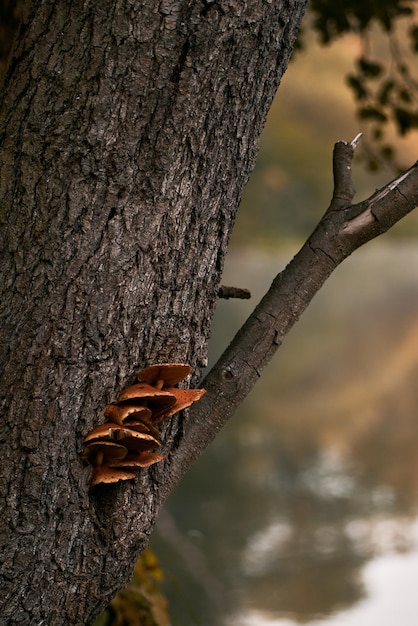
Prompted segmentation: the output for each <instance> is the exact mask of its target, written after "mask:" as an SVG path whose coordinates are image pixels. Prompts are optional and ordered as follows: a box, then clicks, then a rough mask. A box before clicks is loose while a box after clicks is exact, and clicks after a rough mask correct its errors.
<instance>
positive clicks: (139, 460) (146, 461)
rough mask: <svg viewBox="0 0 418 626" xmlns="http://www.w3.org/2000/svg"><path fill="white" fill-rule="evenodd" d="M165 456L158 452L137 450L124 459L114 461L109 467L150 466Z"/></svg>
mask: <svg viewBox="0 0 418 626" xmlns="http://www.w3.org/2000/svg"><path fill="white" fill-rule="evenodd" d="M163 458H164V456H163V455H162V454H159V453H158V452H137V453H129V454H128V455H127V456H126V457H125V458H124V459H122V461H112V462H111V463H109V467H124V468H135V467H149V466H150V465H153V464H154V463H158V462H159V461H162V460H163Z"/></svg>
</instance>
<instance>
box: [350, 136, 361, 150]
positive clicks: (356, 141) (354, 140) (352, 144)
mask: <svg viewBox="0 0 418 626" xmlns="http://www.w3.org/2000/svg"><path fill="white" fill-rule="evenodd" d="M362 137H363V133H358V134H357V135H356V136H355V137H354V139H353V141H352V142H351V143H350V146H351V147H352V148H353V150H355V149H356V148H357V146H358V144H359V143H360V139H361V138H362Z"/></svg>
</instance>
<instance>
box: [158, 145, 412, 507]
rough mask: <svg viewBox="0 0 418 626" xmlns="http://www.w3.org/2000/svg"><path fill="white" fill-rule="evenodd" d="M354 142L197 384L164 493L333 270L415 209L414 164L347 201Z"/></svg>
mask: <svg viewBox="0 0 418 626" xmlns="http://www.w3.org/2000/svg"><path fill="white" fill-rule="evenodd" d="M360 139H361V133H359V134H358V135H357V136H356V137H355V138H354V139H353V140H352V141H351V142H349V143H348V142H345V141H339V142H337V143H336V144H335V146H334V152H333V175H334V190H333V195H332V199H331V203H330V206H329V208H328V209H327V210H326V212H325V214H324V215H323V217H322V218H321V220H320V221H319V223H318V225H317V227H316V228H315V230H314V232H313V233H312V234H311V236H310V237H309V238H308V240H307V241H306V242H305V244H304V245H303V246H302V248H301V249H300V251H299V252H298V253H297V255H296V256H295V257H294V258H293V259H292V261H291V262H290V263H289V264H288V266H287V267H286V268H285V269H284V270H283V271H282V272H280V273H279V274H278V275H277V276H276V278H275V279H274V281H273V283H272V285H271V287H270V289H269V290H268V292H267V293H266V294H265V296H264V297H263V299H262V300H261V302H260V303H259V304H258V306H257V307H256V308H255V309H254V311H253V313H252V314H251V315H250V316H249V318H248V319H247V321H246V322H245V324H244V325H243V326H242V327H241V329H240V330H239V331H238V333H237V334H236V336H235V337H234V339H233V340H232V342H231V344H230V345H229V347H228V348H227V349H226V350H225V352H224V353H223V354H222V355H221V357H220V358H219V360H218V361H217V363H216V364H215V365H214V366H213V368H212V369H211V370H210V372H209V373H208V374H207V376H206V377H205V378H204V380H203V381H202V385H203V386H204V387H205V389H206V390H207V393H206V395H205V396H204V397H203V398H202V400H201V401H200V402H199V405H198V406H197V407H195V406H193V407H192V408H191V409H190V412H189V416H188V419H187V421H186V423H185V430H184V437H183V439H182V441H181V443H180V446H179V447H178V449H177V450H176V451H175V453H174V454H173V456H172V459H171V461H172V465H171V468H170V474H171V481H170V482H169V483H168V484H167V485H166V487H165V489H166V492H167V495H168V493H170V491H171V489H172V488H173V486H174V484H176V483H177V482H178V480H180V478H181V476H182V475H183V474H184V473H185V472H186V471H187V469H188V468H189V467H190V466H191V464H192V463H193V462H194V460H195V459H196V458H197V457H198V456H199V455H200V453H201V452H203V450H204V449H205V448H206V447H207V445H208V444H209V443H210V441H211V440H212V439H213V438H214V437H215V435H216V433H217V432H218V431H219V430H220V429H221V428H222V426H223V425H224V424H225V423H226V422H227V420H228V419H229V418H230V417H231V416H232V415H233V413H234V412H235V409H236V408H237V407H238V406H239V405H240V404H241V402H242V401H243V400H244V398H245V397H246V396H247V395H248V393H249V392H250V391H251V389H252V387H253V385H254V384H255V382H256V381H257V379H258V378H259V376H260V373H261V371H262V370H263V368H264V367H265V366H266V365H267V363H268V362H269V361H270V359H271V358H272V356H273V355H274V354H275V352H276V351H277V349H278V348H279V347H280V345H281V344H282V341H283V339H284V338H285V336H286V334H287V333H288V332H289V331H290V329H291V328H292V327H293V325H294V324H295V322H296V321H297V320H298V319H299V317H300V316H301V315H302V313H303V311H304V310H305V308H306V307H307V306H308V304H309V303H310V301H311V300H312V298H313V297H314V296H315V294H316V293H317V292H318V290H319V289H320V288H321V286H322V285H323V283H324V282H325V281H326V279H327V278H328V277H329V276H330V274H331V273H332V272H333V271H334V269H335V268H336V267H337V266H338V265H339V264H340V263H341V262H342V261H343V260H344V259H345V258H347V257H348V256H349V255H350V254H352V252H354V251H355V250H356V249H357V248H359V247H360V246H361V245H363V244H364V243H366V242H367V241H370V240H371V239H373V238H375V237H377V236H378V235H381V234H382V233H384V232H386V231H387V230H388V229H389V228H390V227H391V226H393V224H395V223H396V222H398V221H399V220H400V219H401V218H402V217H404V216H405V215H407V214H408V213H410V212H411V211H412V210H413V209H414V208H415V207H416V206H418V161H417V162H416V163H415V164H414V165H412V167H410V168H409V169H408V170H407V171H406V172H405V173H403V174H402V175H400V176H398V177H397V178H395V179H394V180H393V181H391V182H389V183H388V184H387V185H385V186H384V187H383V188H382V189H380V190H378V191H376V192H375V193H374V194H373V195H372V196H370V197H369V198H367V199H366V200H363V201H362V202H359V203H358V204H352V201H353V198H354V194H355V189H354V185H353V181H352V172H351V164H352V160H353V157H354V152H355V149H356V148H357V146H358V144H359V141H360Z"/></svg>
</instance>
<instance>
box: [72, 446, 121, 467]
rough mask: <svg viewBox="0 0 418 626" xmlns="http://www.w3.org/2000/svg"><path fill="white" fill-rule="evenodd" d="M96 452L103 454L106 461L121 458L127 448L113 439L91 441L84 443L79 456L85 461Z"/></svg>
mask: <svg viewBox="0 0 418 626" xmlns="http://www.w3.org/2000/svg"><path fill="white" fill-rule="evenodd" d="M98 452H101V453H102V454H103V460H104V461H106V462H107V461H114V460H116V459H117V460H121V459H123V458H124V457H125V456H126V455H127V454H128V448H126V446H123V445H121V444H120V443H115V442H114V441H92V442H91V443H88V444H87V445H86V447H85V448H84V450H83V454H82V455H81V457H82V458H83V459H84V460H85V461H87V460H89V459H91V458H92V457H93V456H94V455H95V454H97V453H98ZM93 465H94V463H93Z"/></svg>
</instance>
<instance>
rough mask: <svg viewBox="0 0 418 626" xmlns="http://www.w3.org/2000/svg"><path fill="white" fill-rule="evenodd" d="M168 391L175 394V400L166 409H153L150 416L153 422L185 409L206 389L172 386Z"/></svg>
mask: <svg viewBox="0 0 418 626" xmlns="http://www.w3.org/2000/svg"><path fill="white" fill-rule="evenodd" d="M167 391H168V390H167ZM169 391H170V393H171V394H172V395H173V396H175V398H176V402H175V404H173V406H171V407H169V408H168V409H160V410H158V409H157V410H156V411H153V414H152V417H151V421H152V423H153V424H157V423H158V422H161V421H162V420H163V419H166V418H167V417H171V416H172V415H174V414H175V413H177V412H178V411H182V410H183V409H186V408H187V407H188V406H191V405H192V404H194V403H195V402H197V401H198V400H200V398H201V397H202V396H203V395H204V394H205V393H206V389H177V388H173V387H170V388H169Z"/></svg>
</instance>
